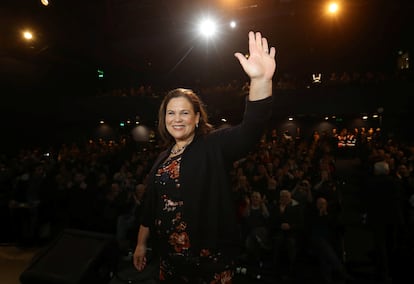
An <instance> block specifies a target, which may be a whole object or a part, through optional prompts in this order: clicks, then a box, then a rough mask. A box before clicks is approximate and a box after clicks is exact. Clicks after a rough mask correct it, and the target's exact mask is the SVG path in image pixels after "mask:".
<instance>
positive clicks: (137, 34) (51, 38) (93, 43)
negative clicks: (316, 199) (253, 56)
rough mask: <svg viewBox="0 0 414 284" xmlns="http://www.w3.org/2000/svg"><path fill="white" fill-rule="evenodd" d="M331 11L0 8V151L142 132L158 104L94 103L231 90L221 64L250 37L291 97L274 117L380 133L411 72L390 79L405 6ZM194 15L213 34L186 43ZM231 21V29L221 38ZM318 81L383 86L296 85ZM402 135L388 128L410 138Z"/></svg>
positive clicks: (53, 4)
mask: <svg viewBox="0 0 414 284" xmlns="http://www.w3.org/2000/svg"><path fill="white" fill-rule="evenodd" d="M340 2H342V8H341V11H340V13H339V14H338V15H337V16H336V17H334V18H332V17H331V18H329V17H327V16H326V15H325V14H324V12H323V5H324V4H325V1H313V0H240V1H236V0H227V1H224V0H215V1H207V0H204V1H185V0H174V1H163V0H89V1H68V0H56V1H50V4H49V6H47V7H45V6H43V5H42V4H41V3H40V1H38V0H25V1H2V2H1V4H0V84H1V93H2V94H1V98H2V103H1V107H0V111H1V116H0V119H1V124H0V126H1V127H2V130H3V133H5V134H4V136H3V137H7V138H3V139H2V140H3V142H5V140H7V141H8V142H7V143H6V144H7V145H10V144H12V145H16V144H19V143H17V142H18V141H21V140H22V139H23V140H26V141H28V142H30V141H31V139H33V138H37V139H40V138H41V137H42V139H44V140H48V139H49V137H47V135H46V134H48V133H49V134H50V135H49V136H50V139H52V140H53V139H54V138H56V136H64V137H65V139H66V137H73V136H76V135H80V134H77V131H81V130H82V131H85V132H88V131H89V133H90V127H91V126H94V124H96V121H97V120H99V119H106V120H114V121H116V120H119V119H124V118H126V117H127V116H129V117H134V116H136V115H139V116H140V118H141V119H143V120H145V119H146V120H148V122H147V123H148V124H150V125H153V124H154V121H153V120H154V115H155V110H156V109H157V107H158V103H159V101H158V100H144V101H142V100H137V99H136V98H97V94H101V93H105V92H110V91H111V90H115V89H128V88H130V87H138V86H141V85H144V86H149V85H151V86H153V88H154V89H155V90H156V91H157V92H159V93H161V94H162V91H163V90H167V89H168V88H172V87H179V86H184V87H194V86H199V85H201V86H215V85H220V84H224V85H225V84H228V83H229V82H232V81H236V82H239V83H242V82H244V81H246V80H247V77H246V76H245V74H244V73H243V71H242V70H241V68H240V66H239V63H238V61H237V60H236V59H235V58H234V56H233V53H234V52H236V51H240V52H247V51H248V46H247V33H248V31H250V30H254V31H261V32H263V34H264V35H265V36H266V37H267V38H268V40H269V42H270V43H271V45H274V46H275V47H276V49H277V64H278V66H277V73H276V76H275V83H277V82H278V81H279V80H281V78H295V82H300V84H299V85H300V87H298V88H296V89H295V90H290V91H285V90H277V91H275V93H276V94H277V95H279V97H278V101H277V103H276V104H275V113H277V114H278V115H279V116H284V115H290V114H297V115H298V114H300V115H302V116H303V117H306V116H312V115H325V114H327V113H337V114H342V115H344V116H345V115H355V114H358V115H359V114H361V113H364V112H375V111H376V110H377V109H378V108H379V107H383V108H384V109H385V113H384V115H385V114H387V113H388V114H389V116H388V117H392V118H393V119H392V120H389V121H392V122H393V123H394V122H395V121H399V120H400V119H406V116H407V115H408V113H409V112H410V109H411V107H412V104H411V103H410V101H411V100H410V94H412V90H413V88H412V67H411V68H410V69H409V70H408V71H407V74H404V78H405V79H404V80H403V82H401V80H394V78H395V76H397V75H398V76H399V75H401V74H399V72H400V70H398V67H397V60H398V56H399V54H400V52H403V53H404V52H408V53H409V54H413V43H412V40H411V38H412V35H413V27H414V23H413V21H414V17H413V16H414V4H413V2H412V1H403V0H397V1H395V0H393V1H391V0H388V1H383V0H348V1H340ZM206 15H214V16H215V18H216V19H217V20H218V21H219V23H220V27H219V34H218V37H216V38H215V39H213V40H209V41H206V40H205V39H203V38H201V37H200V36H199V35H198V34H197V33H196V31H195V29H196V26H197V23H198V21H199V20H200V18H202V17H204V16H206ZM232 19H234V20H236V21H237V23H238V26H237V28H236V29H230V28H229V27H228V22H229V21H230V20H232ZM24 29H31V30H32V31H33V33H34V35H35V39H34V40H33V41H32V42H30V43H28V42H25V41H23V40H22V39H21V37H20V35H21V32H22V31H23V30H24ZM98 69H99V70H103V71H104V78H103V79H99V78H98V76H97V70H98ZM319 72H320V73H322V74H323V75H324V76H325V77H324V78H327V77H328V76H329V74H331V73H333V72H335V73H337V74H341V73H343V72H348V73H350V74H351V73H352V72H359V73H361V74H365V73H366V72H372V73H374V74H383V76H386V77H387V78H391V80H390V81H388V82H387V83H386V84H381V85H375V86H371V87H367V88H366V87H363V88H361V86H348V87H346V88H343V87H331V88H317V89H313V90H309V89H307V88H306V84H302V83H303V82H305V83H306V80H309V78H310V77H311V74H312V73H319ZM406 75H408V76H407V77H406ZM381 76H382V75H381ZM206 100H210V101H208V103H209V105H210V108H213V110H212V111H213V112H216V113H217V112H220V111H216V109H221V112H223V111H224V112H226V111H227V112H228V113H233V112H239V109H238V107H239V106H240V103H239V102H240V101H239V100H237V101H235V100H232V98H230V99H228V98H227V99H220V98H212V97H209V98H206ZM220 104H221V105H220ZM226 104H228V105H226ZM232 105H233V106H234V107H233V109H232ZM235 119H237V116H236V118H235ZM405 124H408V123H398V125H394V124H393V125H391V126H390V127H394V126H395V127H400V126H401V125H403V126H401V129H400V130H399V131H400V132H404V131H410V130H409V129H408V130H407V129H405V127H406V126H405ZM51 132H52V133H51ZM56 133H65V134H62V135H57V134H56ZM23 134H24V135H23ZM62 139H63V138H62ZM57 140H59V139H57ZM60 140H61V139H60Z"/></svg>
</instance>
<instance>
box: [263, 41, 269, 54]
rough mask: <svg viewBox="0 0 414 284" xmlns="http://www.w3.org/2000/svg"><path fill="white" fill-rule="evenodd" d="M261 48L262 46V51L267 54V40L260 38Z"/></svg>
mask: <svg viewBox="0 0 414 284" xmlns="http://www.w3.org/2000/svg"><path fill="white" fill-rule="evenodd" d="M262 46H263V51H264V52H266V53H269V44H268V42H267V38H265V37H263V38H262Z"/></svg>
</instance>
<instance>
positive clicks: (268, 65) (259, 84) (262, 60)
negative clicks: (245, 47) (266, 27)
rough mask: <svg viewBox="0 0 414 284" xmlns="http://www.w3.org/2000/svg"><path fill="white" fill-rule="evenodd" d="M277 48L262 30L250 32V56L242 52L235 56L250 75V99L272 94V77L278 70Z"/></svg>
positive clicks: (262, 97)
mask: <svg viewBox="0 0 414 284" xmlns="http://www.w3.org/2000/svg"><path fill="white" fill-rule="evenodd" d="M275 55H276V50H275V48H274V47H270V48H269V44H268V42H267V39H266V38H265V37H262V34H261V33H260V32H256V33H254V32H252V31H251V32H249V56H248V57H246V56H244V55H243V54H241V53H240V52H236V53H235V54H234V56H236V58H237V59H238V60H239V62H240V64H241V66H242V67H243V70H244V72H246V74H247V75H248V76H249V77H250V91H249V100H250V101H257V100H261V99H265V98H267V97H269V96H271V95H272V78H273V75H274V73H275V70H276V61H275Z"/></svg>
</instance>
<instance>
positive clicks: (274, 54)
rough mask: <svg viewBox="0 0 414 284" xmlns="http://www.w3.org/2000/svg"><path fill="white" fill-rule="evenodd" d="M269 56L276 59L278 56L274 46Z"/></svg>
mask: <svg viewBox="0 0 414 284" xmlns="http://www.w3.org/2000/svg"><path fill="white" fill-rule="evenodd" d="M269 55H270V56H271V57H273V58H274V57H275V56H276V48H274V47H273V46H272V47H271V48H270V52H269Z"/></svg>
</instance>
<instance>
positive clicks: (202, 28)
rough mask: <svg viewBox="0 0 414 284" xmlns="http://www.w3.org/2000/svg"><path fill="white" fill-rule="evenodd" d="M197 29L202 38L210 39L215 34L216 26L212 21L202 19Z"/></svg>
mask: <svg viewBox="0 0 414 284" xmlns="http://www.w3.org/2000/svg"><path fill="white" fill-rule="evenodd" d="M198 29H199V32H200V34H201V35H202V36H204V37H206V38H211V37H214V35H215V34H216V33H217V24H216V22H215V21H214V20H212V19H204V20H202V21H201V22H200V24H199V27H198Z"/></svg>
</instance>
